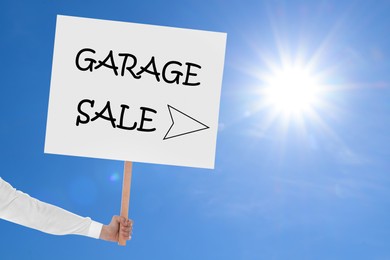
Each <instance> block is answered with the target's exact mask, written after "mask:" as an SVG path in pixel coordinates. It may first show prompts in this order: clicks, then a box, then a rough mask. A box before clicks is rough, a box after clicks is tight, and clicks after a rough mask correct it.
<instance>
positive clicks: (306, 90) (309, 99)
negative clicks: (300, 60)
mask: <svg viewBox="0 0 390 260" xmlns="http://www.w3.org/2000/svg"><path fill="white" fill-rule="evenodd" d="M264 81H265V82H264V83H265V85H264V88H263V94H264V96H263V97H264V98H265V103H266V104H267V106H270V107H272V108H273V109H275V110H276V111H277V112H278V113H281V114H283V115H285V116H286V115H287V116H288V115H303V114H305V113H308V112H309V111H310V110H312V109H314V108H315V107H316V105H318V103H319V95H320V84H319V82H318V80H317V78H316V76H315V75H314V74H313V73H311V72H310V71H309V69H307V68H304V67H303V66H297V65H296V66H285V67H282V68H280V69H276V70H274V71H273V72H272V73H270V74H269V75H267V77H265V80H264Z"/></svg>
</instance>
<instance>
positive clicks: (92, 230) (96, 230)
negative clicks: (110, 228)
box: [87, 220, 103, 239]
mask: <svg viewBox="0 0 390 260" xmlns="http://www.w3.org/2000/svg"><path fill="white" fill-rule="evenodd" d="M102 228H103V224H101V223H99V222H96V221H93V220H92V222H91V225H90V226H89V230H88V234H87V236H88V237H92V238H96V239H98V238H99V237H100V232H101V231H102Z"/></svg>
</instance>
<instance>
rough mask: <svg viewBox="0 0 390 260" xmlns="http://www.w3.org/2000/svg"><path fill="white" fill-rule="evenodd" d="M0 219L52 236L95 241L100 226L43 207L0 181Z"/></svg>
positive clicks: (60, 211)
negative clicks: (71, 235)
mask: <svg viewBox="0 0 390 260" xmlns="http://www.w3.org/2000/svg"><path fill="white" fill-rule="evenodd" d="M0 218H2V219H5V220H8V221H11V222H13V223H16V224H20V225H23V226H26V227H30V228H33V229H37V230H40V231H42V232H45V233H49V234H53V235H69V234H74V235H82V236H88V237H92V238H99V236H100V232H101V229H102V227H103V224H101V223H98V222H95V221H93V220H91V219H90V218H83V217H80V216H78V215H75V214H73V213H71V212H69V211H66V210H64V209H61V208H59V207H56V206H53V205H51V204H47V203H44V202H42V201H39V200H37V199H34V198H32V197H30V196H29V195H27V194H25V193H23V192H21V191H18V190H16V189H14V188H13V187H12V186H11V185H10V184H9V183H7V182H6V181H4V180H3V179H1V178H0Z"/></svg>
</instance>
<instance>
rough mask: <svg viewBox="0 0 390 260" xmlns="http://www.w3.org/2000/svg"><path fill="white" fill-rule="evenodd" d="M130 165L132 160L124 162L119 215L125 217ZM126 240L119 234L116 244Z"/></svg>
mask: <svg viewBox="0 0 390 260" xmlns="http://www.w3.org/2000/svg"><path fill="white" fill-rule="evenodd" d="M132 165H133V164H132V162H125V165H124V171H123V184H122V203H121V216H122V217H125V218H126V219H128V218H129V204H130V188H131V175H132ZM119 228H121V227H119ZM126 240H127V238H126V237H122V236H119V241H118V245H121V246H125V245H126Z"/></svg>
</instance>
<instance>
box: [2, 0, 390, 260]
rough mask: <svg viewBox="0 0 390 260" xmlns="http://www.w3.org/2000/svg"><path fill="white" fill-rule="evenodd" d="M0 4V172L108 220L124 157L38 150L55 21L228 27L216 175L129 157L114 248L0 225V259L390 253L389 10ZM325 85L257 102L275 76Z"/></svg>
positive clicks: (271, 4) (377, 4)
mask: <svg viewBox="0 0 390 260" xmlns="http://www.w3.org/2000/svg"><path fill="white" fill-rule="evenodd" d="M80 2H81V1H62V0H58V1H41V0H39V1H18V0H16V1H11V0H4V1H1V3H0V12H1V14H0V25H1V26H0V33H1V41H0V57H1V63H0V68H1V77H0V84H1V87H0V97H1V102H0V111H1V112H2V113H1V120H0V144H1V150H0V152H1V159H0V161H1V166H2V167H1V177H2V178H3V179H5V180H7V181H8V182H10V183H11V184H12V185H13V186H15V187H17V188H19V189H21V190H23V191H25V192H27V193H29V194H30V195H32V196H34V197H37V198H39V199H40V200H43V201H46V202H49V203H53V204H55V205H58V206H61V207H63V208H65V209H68V210H70V211H72V212H75V213H77V214H80V215H83V216H90V217H91V218H93V219H95V220H97V221H100V222H103V223H107V222H109V220H110V219H111V216H112V215H113V214H119V208H120V196H121V174H122V170H123V163H122V162H118V161H110V160H99V159H89V158H78V157H68V156H59V155H46V154H44V153H43V148H44V139H45V128H46V118H47V105H48V98H49V88H50V76H51V63H52V54H53V44H54V33H55V19H56V15H57V14H64V15H73V16H82V17H91V18H99V19H109V20H118V21H128V22H136V23H147V24H156V25H164V26H174V27H183V28H192V29H202V30H211V31H219V32H226V33H227V34H228V40H227V49H226V59H225V69H224V78H223V85H222V94H221V105H220V119H219V122H220V130H219V134H218V143H217V155H216V167H215V170H202V169H192V168H187V167H173V166H163V165H153V164H141V163H136V164H135V166H134V169H133V170H134V175H133V182H132V194H131V203H130V216H131V218H132V219H134V221H135V226H134V233H133V240H132V241H131V242H130V243H128V245H127V246H126V247H125V248H122V247H119V246H117V245H116V244H114V243H111V244H110V243H106V242H103V241H98V240H92V239H88V238H84V237H79V236H63V237H57V236H50V235H46V234H42V233H40V232H38V231H34V230H29V229H26V228H24V227H20V226H17V225H14V224H11V223H8V222H5V221H1V222H0V228H1V238H0V249H1V250H0V252H1V257H0V258H1V259H53V258H55V259H92V258H95V259H108V258H109V259H113V258H116V259H389V258H390V248H389V246H388V245H389V244H390V222H389V219H390V176H389V174H390V162H389V158H390V149H389V148H388V147H389V144H390V136H389V134H388V133H389V132H390V121H389V113H390V102H389V100H390V73H388V71H389V70H390V62H389V58H390V47H389V46H390V38H389V37H388V35H389V34H390V26H389V25H390V20H389V17H388V13H389V10H390V3H389V2H388V1H379V0H378V1H347V0H345V1H330V0H329V1H325V0H321V1H304V0H301V1H295V0H294V1H287V0H286V1H214V0H212V1H159V0H158V1H121V0H115V1H82V3H80ZM291 63H293V64H295V63H301V64H303V65H307V66H309V65H310V66H309V67H310V69H311V71H312V73H313V74H315V75H317V79H318V81H319V82H320V84H321V85H322V92H321V93H320V95H319V96H318V99H319V100H320V102H319V103H317V104H315V105H313V109H312V110H311V113H301V114H299V115H298V116H297V115H293V116H291V115H290V116H289V115H287V114H286V113H284V114H283V113H279V114H278V113H276V111H277V110H276V109H275V108H274V107H273V106H266V105H264V102H265V100H266V99H267V97H266V96H265V95H264V93H263V92H261V90H262V89H264V87H265V86H266V85H267V81H266V80H265V79H266V78H267V76H269V75H273V72H274V70H275V68H281V67H282V68H283V66H284V65H286V64H291Z"/></svg>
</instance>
